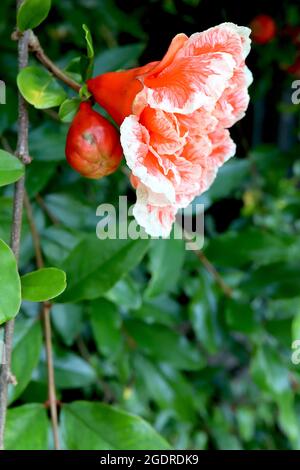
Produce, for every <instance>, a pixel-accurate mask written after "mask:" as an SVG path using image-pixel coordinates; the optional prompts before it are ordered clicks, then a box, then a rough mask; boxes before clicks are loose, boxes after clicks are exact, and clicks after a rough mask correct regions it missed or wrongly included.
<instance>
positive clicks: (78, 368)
mask: <svg viewBox="0 0 300 470" xmlns="http://www.w3.org/2000/svg"><path fill="white" fill-rule="evenodd" d="M46 371H47V365H46V358H45V356H43V358H42V361H41V363H40V364H39V368H38V379H39V381H41V382H44V383H47V381H48V379H47V372H46ZM54 372H55V382H56V386H57V388H58V389H62V390H63V389H73V388H81V387H88V386H89V385H92V384H94V383H95V382H96V380H97V376H96V373H95V370H94V368H93V367H92V366H91V365H90V364H89V363H88V362H86V361H85V360H84V359H82V358H81V357H80V356H78V355H77V354H74V353H72V352H68V351H64V350H61V349H59V350H58V349H56V350H55V351H54Z"/></svg>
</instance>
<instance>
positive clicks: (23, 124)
mask: <svg viewBox="0 0 300 470" xmlns="http://www.w3.org/2000/svg"><path fill="white" fill-rule="evenodd" d="M20 3H21V2H20V0H18V1H17V8H19V6H20ZM28 42H29V33H28V32H25V33H24V34H23V36H22V37H21V38H20V39H19V41H18V63H19V71H20V70H22V69H23V68H24V67H26V66H27V64H28ZM16 156H17V157H18V158H19V159H20V160H21V161H22V162H23V163H24V164H28V163H30V161H31V159H30V157H29V153H28V113H27V107H26V103H25V101H24V99H23V98H22V96H21V95H20V94H19V101H18V143H17V150H16ZM24 190H25V178H24V177H22V178H21V179H20V180H19V181H18V182H17V183H16V185H15V193H14V204H13V222H12V232H11V247H12V250H13V252H14V254H15V257H16V259H17V260H18V258H19V252H20V240H21V229H22V213H23V199H24ZM13 334H14V320H10V321H8V322H7V323H6V324H5V326H4V346H3V353H4V354H3V355H2V357H3V358H5V364H2V366H1V372H0V449H1V450H3V449H4V431H5V423H6V414H7V394H8V385H9V383H11V382H12V379H11V378H12V377H13V376H12V373H11V371H10V367H11V356H12V346H13Z"/></svg>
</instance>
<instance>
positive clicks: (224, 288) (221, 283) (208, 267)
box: [183, 231, 233, 297]
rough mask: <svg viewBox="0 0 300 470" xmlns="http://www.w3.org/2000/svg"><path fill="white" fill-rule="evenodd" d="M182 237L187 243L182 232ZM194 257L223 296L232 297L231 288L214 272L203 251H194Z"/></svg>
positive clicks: (185, 234)
mask: <svg viewBox="0 0 300 470" xmlns="http://www.w3.org/2000/svg"><path fill="white" fill-rule="evenodd" d="M183 237H184V239H185V240H186V241H189V239H190V236H189V234H188V232H186V231H184V232H183ZM194 253H195V255H196V256H197V258H198V259H199V260H200V261H201V263H202V264H203V266H204V267H205V269H206V270H207V271H208V272H209V273H210V274H211V275H212V277H213V278H214V279H215V281H216V283H217V284H218V285H219V287H220V288H221V289H222V291H223V292H224V294H225V295H226V296H227V297H232V295H233V292H232V289H231V287H229V286H228V285H227V284H226V282H225V281H224V280H223V278H222V276H221V274H220V273H219V272H218V271H217V270H216V268H215V267H214V265H213V264H212V263H211V262H210V261H209V259H208V258H207V257H206V256H205V254H204V253H203V251H201V250H195V251H194Z"/></svg>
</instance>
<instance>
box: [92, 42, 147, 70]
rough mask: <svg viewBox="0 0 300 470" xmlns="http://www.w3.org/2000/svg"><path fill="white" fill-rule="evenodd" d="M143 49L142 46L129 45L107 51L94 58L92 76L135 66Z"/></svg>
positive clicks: (143, 46) (139, 44)
mask: <svg viewBox="0 0 300 470" xmlns="http://www.w3.org/2000/svg"><path fill="white" fill-rule="evenodd" d="M144 48H145V45H144V44H141V43H138V44H130V45H129V46H119V47H113V48H111V49H107V50H106V51H104V52H101V54H99V55H97V57H96V58H95V65H94V75H100V74H101V73H105V72H111V71H114V70H118V69H125V68H129V67H132V66H133V65H136V63H137V61H138V58H139V57H140V55H141V54H142V52H143V50H144Z"/></svg>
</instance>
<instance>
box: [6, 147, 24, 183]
mask: <svg viewBox="0 0 300 470" xmlns="http://www.w3.org/2000/svg"><path fill="white" fill-rule="evenodd" d="M23 175H24V165H23V164H22V163H21V162H20V160H18V159H17V158H16V157H14V156H13V155H11V154H10V153H8V152H5V151H4V150H0V187H1V186H5V185H7V184H11V183H14V182H15V181H18V180H19V179H20V178H21V176H23Z"/></svg>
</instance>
